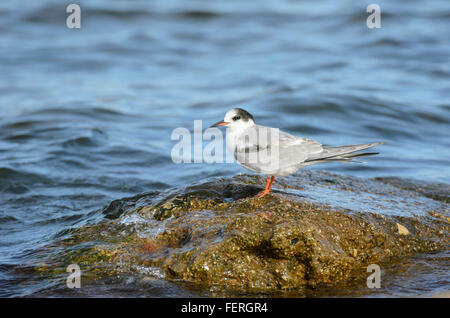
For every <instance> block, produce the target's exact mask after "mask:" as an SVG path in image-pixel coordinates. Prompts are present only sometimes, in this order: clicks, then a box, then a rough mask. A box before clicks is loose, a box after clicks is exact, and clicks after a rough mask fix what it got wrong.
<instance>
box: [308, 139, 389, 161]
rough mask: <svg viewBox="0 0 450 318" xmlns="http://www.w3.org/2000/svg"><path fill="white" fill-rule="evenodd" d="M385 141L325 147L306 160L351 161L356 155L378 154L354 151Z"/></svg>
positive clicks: (375, 153)
mask: <svg viewBox="0 0 450 318" xmlns="http://www.w3.org/2000/svg"><path fill="white" fill-rule="evenodd" d="M382 144H384V142H374V143H370V144H360V145H349V146H329V147H323V152H321V153H318V154H313V155H311V156H310V157H308V159H307V160H306V161H305V162H312V161H316V162H317V161H321V162H324V161H349V160H352V159H353V158H356V157H362V156H372V155H377V154H378V152H365V153H354V152H356V151H360V150H364V149H367V148H372V147H376V146H379V145H382Z"/></svg>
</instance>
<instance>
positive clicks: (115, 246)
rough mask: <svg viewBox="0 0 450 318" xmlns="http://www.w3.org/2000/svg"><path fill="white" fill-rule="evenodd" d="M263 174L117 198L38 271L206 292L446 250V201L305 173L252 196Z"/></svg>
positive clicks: (317, 280)
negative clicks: (67, 269)
mask: <svg viewBox="0 0 450 318" xmlns="http://www.w3.org/2000/svg"><path fill="white" fill-rule="evenodd" d="M261 180H262V178H261V177H257V176H248V175H243V176H236V177H233V178H228V179H224V178H219V179H212V180H208V181H206V182H200V183H197V184H194V185H192V186H188V187H183V188H175V189H170V190H167V191H164V192H161V193H156V192H152V193H149V194H141V195H137V196H135V197H132V198H125V199H122V200H116V201H114V202H113V203H111V205H110V206H109V207H108V208H106V209H105V210H104V214H105V216H106V218H105V219H104V220H103V221H101V222H99V223H97V224H94V225H86V226H83V227H81V228H79V229H77V230H75V231H74V233H72V234H71V235H70V236H69V237H67V238H66V239H64V240H62V241H60V242H58V249H57V250H54V251H53V253H52V254H49V255H46V257H44V259H45V264H47V265H43V266H38V267H37V268H36V269H37V270H38V271H39V273H41V275H43V276H45V277H51V276H52V274H53V275H56V274H58V273H61V269H62V268H64V265H66V264H69V263H75V264H79V265H80V266H81V267H82V270H84V271H85V272H87V273H89V278H90V279H92V280H93V281H95V279H96V278H101V277H105V276H108V275H118V274H119V275H120V274H121V273H133V272H136V271H140V270H142V268H147V269H152V268H158V269H160V271H162V273H163V277H164V278H165V279H168V280H173V281H180V282H189V283H191V284H194V285H197V286H199V287H201V288H208V289H210V290H214V289H218V290H230V291H245V292H252V291H254V292H258V291H264V292H267V291H268V292H273V291H277V290H295V289H297V288H302V287H305V286H310V287H311V286H316V285H318V284H323V283H336V282H340V281H344V280H346V279H348V278H349V277H351V276H352V275H354V274H355V273H356V272H358V271H360V269H361V268H362V267H364V266H367V265H368V264H371V263H383V262H387V261H389V260H390V259H392V258H398V257H402V256H408V255H413V254H415V253H426V252H434V251H439V250H443V249H446V248H448V246H449V235H448V234H449V232H450V222H449V218H448V204H447V203H446V202H443V201H436V200H433V199H432V198H430V197H425V196H421V194H420V193H418V192H417V191H414V193H412V192H411V191H410V190H405V189H399V188H398V187H394V186H391V185H389V184H386V183H383V182H382V181H380V180H360V179H356V178H350V177H342V176H336V175H333V174H329V173H321V172H319V173H318V172H315V173H311V172H305V173H302V174H299V175H296V176H290V177H286V178H281V179H280V183H278V184H275V185H274V192H273V193H272V194H269V195H267V196H266V197H264V198H262V199H256V198H253V197H252V196H253V195H254V194H255V193H257V192H258V191H259V190H260V189H259V188H258V187H259V186H256V184H258V185H261V184H263V183H262V182H261ZM323 193H326V194H328V196H327V197H326V198H325V197H324V195H323ZM358 198H360V199H361V202H363V203H360V204H356V203H355V204H353V206H354V208H351V206H352V202H357V201H358ZM55 268H57V269H59V271H58V270H56V269H55ZM140 272H142V271H140ZM150 272H152V271H150Z"/></svg>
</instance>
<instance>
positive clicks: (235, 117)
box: [233, 116, 241, 121]
mask: <svg viewBox="0 0 450 318" xmlns="http://www.w3.org/2000/svg"><path fill="white" fill-rule="evenodd" d="M239 119H241V116H234V117H233V120H234V121H236V120H239Z"/></svg>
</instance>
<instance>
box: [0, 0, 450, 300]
mask: <svg viewBox="0 0 450 318" xmlns="http://www.w3.org/2000/svg"><path fill="white" fill-rule="evenodd" d="M75 3H78V4H79V5H80V6H81V10H82V27H81V29H68V28H67V27H66V24H65V20H66V17H67V16H68V13H66V10H65V9H66V8H65V6H66V4H65V3H61V1H56V0H54V1H52V0H40V1H38V0H36V1H30V2H26V3H25V2H21V3H20V4H19V3H18V2H17V1H12V0H3V1H1V2H0V114H1V115H0V116H1V117H0V206H1V209H0V295H6V296H14V295H27V294H29V291H28V290H27V287H26V284H25V285H23V286H22V285H17V282H16V281H15V280H14V279H12V278H11V277H12V276H11V273H12V272H13V271H14V270H16V269H17V267H18V266H32V265H33V264H35V263H36V259H35V255H34V253H33V251H35V250H36V248H39V247H40V246H43V245H45V244H49V243H51V242H52V241H54V240H55V239H57V238H59V237H62V236H63V234H64V233H65V231H67V229H70V228H73V227H78V226H80V225H82V224H84V223H86V222H96V221H98V220H100V219H101V218H102V215H101V213H100V211H101V209H102V208H104V207H105V206H106V205H107V204H108V203H109V202H110V201H112V200H114V199H118V198H121V197H125V196H129V195H134V194H136V193H139V192H144V191H151V190H161V189H165V188H167V187H171V186H176V185H186V184H189V183H191V182H193V181H198V180H200V179H203V178H206V177H210V176H219V175H220V176H232V175H235V174H237V173H239V172H245V170H243V168H241V167H239V166H238V165H235V164H215V165H208V164H186V165H176V164H174V163H173V162H172V161H171V156H170V151H171V148H172V147H173V145H174V144H175V142H174V141H172V140H171V139H170V135H171V132H172V131H173V129H174V128H176V127H186V128H188V129H190V130H192V129H193V121H194V120H200V119H201V120H203V123H204V128H205V127H206V125H210V124H212V123H214V122H216V121H218V120H221V119H223V115H224V114H225V112H226V111H227V110H228V109H230V108H232V107H234V106H240V107H243V108H245V109H247V110H248V111H249V112H251V113H252V114H253V115H254V117H255V119H256V121H257V123H260V124H263V125H268V126H276V127H280V128H281V129H282V130H285V131H287V132H290V133H292V134H295V135H300V136H305V137H308V138H312V139H316V140H318V141H320V142H321V143H323V144H326V145H340V144H357V143H365V142H372V141H385V142H386V145H383V146H382V147H379V148H378V150H379V151H380V152H381V153H380V155H378V156H376V157H371V158H369V159H367V160H366V161H367V164H364V165H356V164H355V165H346V164H323V165H319V166H316V167H311V168H308V169H319V170H322V169H323V170H327V171H330V172H335V173H338V174H347V175H352V176H357V177H362V178H371V177H380V176H389V177H400V178H408V179H416V180H419V181H426V182H441V183H447V184H448V183H450V173H449V170H448V167H449V166H450V138H449V127H450V125H449V124H450V98H449V97H450V36H449V33H448V32H449V30H450V3H449V2H448V1H446V0H442V1H436V0H434V1H408V2H405V1H377V4H379V5H380V7H381V24H382V28H381V29H369V28H367V26H366V18H367V16H368V15H369V14H368V13H366V7H367V5H368V4H369V3H370V2H368V1H331V0H329V1H320V2H317V1H288V0H277V1H258V4H256V3H255V2H254V1H251V0H247V1H189V2H188V1H182V0H171V1H164V0H159V1H138V0H132V1H130V0H127V1H125V0H123V1H107V0H90V1H77V2H75Z"/></svg>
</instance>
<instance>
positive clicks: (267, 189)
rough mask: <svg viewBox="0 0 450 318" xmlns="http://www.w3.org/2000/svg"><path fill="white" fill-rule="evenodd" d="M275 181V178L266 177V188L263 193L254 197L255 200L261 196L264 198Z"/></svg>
mask: <svg viewBox="0 0 450 318" xmlns="http://www.w3.org/2000/svg"><path fill="white" fill-rule="evenodd" d="M274 180H275V177H274V176H272V177H267V183H266V188H265V189H264V191H261V192H259V193H258V194H257V195H255V198H262V197H263V196H265V195H266V194H267V193H269V192H270V188H272V183H273V181H274Z"/></svg>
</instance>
